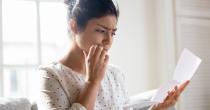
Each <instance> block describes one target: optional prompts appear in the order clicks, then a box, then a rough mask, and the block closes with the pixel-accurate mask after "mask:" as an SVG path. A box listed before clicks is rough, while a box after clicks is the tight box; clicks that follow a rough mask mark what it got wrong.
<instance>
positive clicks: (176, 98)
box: [174, 86, 180, 101]
mask: <svg viewBox="0 0 210 110" xmlns="http://www.w3.org/2000/svg"><path fill="white" fill-rule="evenodd" d="M179 96H180V91H179V89H178V87H177V86H175V96H174V98H175V100H176V101H178V98H179Z"/></svg>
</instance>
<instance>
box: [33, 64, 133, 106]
mask: <svg viewBox="0 0 210 110" xmlns="http://www.w3.org/2000/svg"><path fill="white" fill-rule="evenodd" d="M37 75H38V80H39V83H38V88H37V105H38V109H39V110H50V109H53V110H86V108H85V107H84V106H82V105H81V104H79V103H75V101H76V99H77V96H78V94H79V91H80V90H81V89H82V86H83V83H84V82H85V79H86V75H83V74H80V73H78V72H76V71H74V70H72V69H71V68H69V67H66V66H65V65H63V64H62V63H60V62H58V61H57V62H53V63H50V64H47V65H41V66H39V70H38V71H37ZM125 79H126V78H125V74H124V72H123V71H122V70H121V69H120V68H119V67H118V66H116V65H112V64H108V65H107V69H106V74H105V76H104V78H103V80H102V82H101V83H100V86H99V88H98V93H97V98H96V102H95V107H94V110H133V108H131V107H125V108H124V107H123V105H124V104H128V103H130V102H131V101H130V96H129V91H128V85H127V83H126V80H125Z"/></svg>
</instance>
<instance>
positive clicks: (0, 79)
mask: <svg viewBox="0 0 210 110" xmlns="http://www.w3.org/2000/svg"><path fill="white" fill-rule="evenodd" d="M3 1H4V0H0V97H4V78H3V77H4V76H3V69H4V68H31V67H33V68H37V67H38V66H39V65H41V64H42V61H41V33H40V9H39V4H40V2H59V3H62V2H63V0H6V1H34V2H36V8H37V13H36V14H37V42H36V43H37V53H38V54H37V55H38V63H37V64H34V65H4V64H3V26H2V24H3V23H2V6H3V5H2V2H3Z"/></svg>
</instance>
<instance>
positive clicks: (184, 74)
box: [173, 48, 201, 83]
mask: <svg viewBox="0 0 210 110" xmlns="http://www.w3.org/2000/svg"><path fill="white" fill-rule="evenodd" d="M200 63H201V59H200V58H198V57H197V56H195V55H194V54H193V53H191V52H190V51H189V50H187V49H186V48H185V49H184V51H183V52H182V55H181V57H180V59H179V62H178V64H177V66H176V69H175V72H174V78H173V79H174V80H177V81H179V82H181V83H184V82H185V81H187V80H189V79H190V78H191V77H192V76H193V74H194V73H195V71H196V69H197V68H198V66H199V65H200Z"/></svg>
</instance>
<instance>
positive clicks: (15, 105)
mask: <svg viewBox="0 0 210 110" xmlns="http://www.w3.org/2000/svg"><path fill="white" fill-rule="evenodd" d="M155 92H156V90H151V91H147V92H143V93H139V94H137V95H135V96H131V101H132V102H139V101H148V100H150V99H151V98H152V95H153V94H154V93H155ZM149 107H150V106H148V107H144V108H140V109H135V108H134V109H133V110H148V109H149ZM0 110H38V108H37V103H36V101H35V102H33V103H30V101H29V100H28V99H27V98H24V97H18V98H5V97H0ZM166 110H175V107H171V108H168V109H166Z"/></svg>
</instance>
